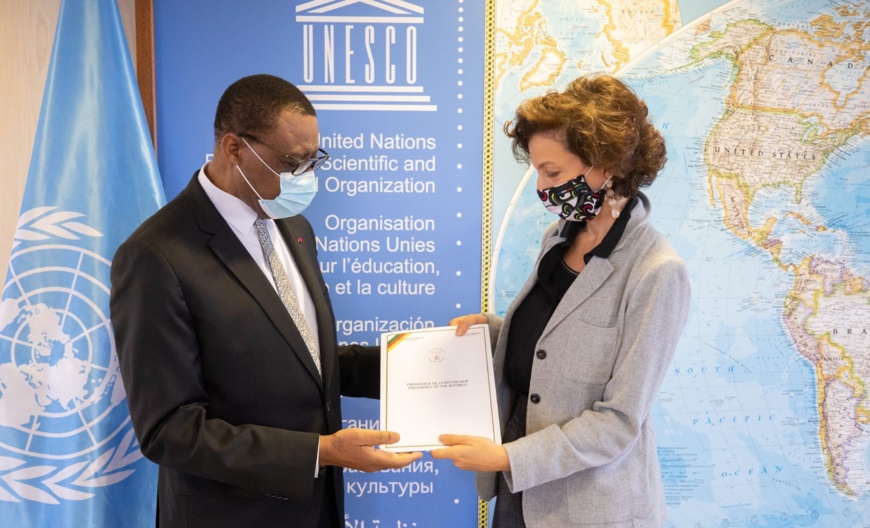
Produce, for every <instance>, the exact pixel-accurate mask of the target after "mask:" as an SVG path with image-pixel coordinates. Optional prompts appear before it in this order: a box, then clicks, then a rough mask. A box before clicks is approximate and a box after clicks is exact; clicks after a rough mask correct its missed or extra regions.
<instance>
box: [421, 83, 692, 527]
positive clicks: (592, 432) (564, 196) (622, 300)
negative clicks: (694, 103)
mask: <svg viewBox="0 0 870 528" xmlns="http://www.w3.org/2000/svg"><path fill="white" fill-rule="evenodd" d="M505 132H506V133H507V135H508V136H509V137H511V138H512V140H513V151H514V155H515V156H516V157H517V159H518V160H521V161H526V162H528V163H530V164H531V165H532V166H533V167H534V168H535V169H536V170H537V173H538V180H537V188H538V196H539V197H540V199H541V202H542V205H543V206H544V207H546V209H547V210H548V211H550V212H552V213H554V214H556V215H558V216H559V219H558V220H557V221H556V222H555V223H554V224H553V225H551V226H550V227H549V228H548V230H547V232H546V234H545V236H544V239H543V244H542V248H541V252H540V255H539V256H538V260H537V263H536V265H535V269H534V272H533V273H532V275H531V276H530V277H529V279H528V281H527V282H526V284H525V285H524V286H523V288H522V289H521V290H520V291H519V293H518V294H517V297H516V299H515V300H514V302H513V303H512V304H511V306H510V308H509V309H508V311H507V313H506V315H505V317H504V319H502V318H500V317H498V316H496V315H494V314H474V315H466V316H463V317H459V318H457V319H454V320H452V321H451V322H450V324H451V325H455V326H457V330H456V333H457V334H458V335H462V334H464V333H465V331H466V330H467V328H468V326H469V325H471V324H476V323H488V324H489V328H490V332H491V335H492V337H493V342H494V343H495V350H494V365H495V378H496V387H497V392H498V402H499V412H500V418H501V424H502V427H503V434H502V438H503V443H502V444H501V445H499V444H495V443H493V442H491V441H488V440H486V439H483V438H479V437H472V436H458V435H449V434H447V435H443V436H442V437H441V442H442V443H443V444H445V445H446V446H448V447H446V448H445V449H440V450H435V451H432V455H433V457H435V458H449V459H451V460H453V462H454V463H455V464H456V466H458V467H460V468H462V469H469V470H475V471H478V472H479V473H478V477H477V487H478V493H479V494H480V496H481V498H483V499H484V500H489V499H491V498H493V497H497V500H496V503H495V512H494V526H495V527H496V528H514V527H526V526H527V527H529V528H533V527H546V528H559V527H570V526H581V525H582V526H605V525H606V526H608V527H617V526H618V527H622V526H631V527H634V528H639V527H653V526H661V525H662V524H663V523H664V522H665V518H666V509H665V500H664V492H663V486H662V478H661V473H660V470H659V463H658V458H657V456H656V440H655V433H654V432H653V427H652V422H651V419H650V408H651V407H652V405H653V402H654V401H655V398H656V395H657V393H658V390H659V387H660V386H661V383H662V380H663V379H664V377H665V373H666V371H667V368H668V365H669V364H670V362H671V359H672V357H673V354H674V350H675V349H676V346H677V342H678V340H679V338H680V335H681V333H682V329H683V326H684V325H685V322H686V318H687V314H688V308H689V297H690V288H689V279H688V274H687V271H686V266H685V263H684V262H683V261H682V260H681V259H680V257H679V256H678V255H677V254H676V252H675V251H674V249H673V248H672V247H671V245H670V244H669V243H668V241H667V240H666V239H665V237H664V236H662V234H661V233H659V232H658V231H657V230H656V229H655V228H654V227H653V226H652V225H651V224H650V223H649V215H650V202H649V200H648V199H647V197H646V196H645V195H644V194H643V193H642V192H641V191H640V189H641V188H642V187H645V186H648V185H650V184H651V183H652V182H653V181H654V180H655V178H656V176H657V174H658V173H659V171H660V170H661V169H662V168H663V166H664V164H665V159H666V158H665V142H664V139H663V138H662V136H661V134H660V133H659V131H658V130H656V128H655V127H654V126H653V125H652V124H651V123H650V121H649V119H648V111H647V107H646V104H644V102H643V101H642V100H640V99H639V98H638V97H637V96H636V95H635V94H634V92H632V91H631V89H629V88H628V87H627V86H626V85H625V84H623V83H622V82H621V81H619V80H618V79H616V78H614V77H611V76H607V75H598V76H584V77H580V78H578V79H576V80H574V81H573V82H571V83H570V84H569V85H568V87H567V88H566V89H565V90H564V91H561V92H555V91H554V92H550V93H547V94H545V95H543V96H541V97H535V98H532V99H529V100H527V101H525V102H523V103H522V104H521V105H520V106H519V108H518V109H517V112H516V119H515V120H513V121H512V122H509V123H507V125H506V126H505Z"/></svg>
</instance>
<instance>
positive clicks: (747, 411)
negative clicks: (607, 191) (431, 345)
mask: <svg viewBox="0 0 870 528" xmlns="http://www.w3.org/2000/svg"><path fill="white" fill-rule="evenodd" d="M496 16H497V21H496V25H497V29H496V60H495V68H496V71H495V73H494V75H495V79H496V88H497V92H496V96H495V112H494V116H495V123H494V127H493V128H494V130H495V132H494V138H493V142H494V150H495V158H494V180H493V194H494V203H493V223H494V227H493V259H492V275H491V281H490V284H491V288H490V292H489V295H490V306H491V307H493V308H494V309H495V311H496V312H499V313H504V311H505V310H506V309H507V307H508V305H509V304H510V302H511V301H512V300H513V298H514V297H515V295H516V292H517V291H518V289H519V288H520V286H521V285H522V284H523V282H524V281H525V279H526V278H527V277H528V275H529V273H530V272H531V269H532V266H533V264H534V259H535V256H536V255H537V253H538V249H539V247H540V242H541V235H542V233H543V232H544V229H545V228H546V226H547V225H548V224H549V223H550V222H552V220H553V217H552V216H551V215H548V214H547V213H546V211H545V210H544V208H543V207H542V206H541V205H540V202H539V200H538V199H537V197H536V195H535V193H534V186H535V174H534V173H533V171H532V170H529V169H528V167H526V166H525V165H522V164H518V163H516V161H514V159H513V156H512V155H511V152H510V143H509V140H508V139H507V138H506V137H505V136H504V134H503V133H502V128H503V126H504V123H505V122H506V121H507V120H509V119H511V117H512V116H513V113H514V110H515V109H516V107H517V105H518V104H519V103H520V102H521V101H522V100H524V99H526V98H528V97H532V96H536V95H540V94H542V93H545V92H546V91H547V90H550V89H554V88H555V89H559V88H562V87H564V86H565V84H567V82H569V81H570V80H572V79H574V78H575V77H577V76H578V75H580V74H584V73H590V72H607V73H613V74H615V75H617V76H619V77H620V78H622V79H623V80H624V81H625V82H626V83H627V84H629V85H630V86H631V87H632V88H633V89H634V90H635V91H636V92H637V93H638V95H639V96H640V97H641V98H642V99H644V100H645V101H646V103H647V105H648V106H649V109H650V115H651V117H652V120H653V122H654V124H655V125H656V126H657V127H658V128H659V130H661V132H662V133H663V134H664V136H665V138H666V141H667V146H668V163H667V165H666V167H665V170H664V171H663V173H662V174H661V175H660V176H659V178H658V179H657V180H656V181H655V182H654V184H653V185H652V186H651V187H650V188H648V189H646V190H645V191H644V192H645V193H646V194H647V195H648V196H649V197H650V200H651V202H652V222H653V224H654V225H655V226H656V227H657V228H658V229H659V230H661V231H662V232H663V233H664V234H665V235H666V236H667V238H668V239H669V240H670V242H671V243H672V244H673V245H674V246H675V248H676V249H677V251H678V252H679V254H680V255H681V256H682V257H683V258H684V259H685V260H686V263H687V265H688V267H689V271H690V277H691V283H692V306H691V310H690V318H689V321H688V323H687V325H686V328H685V331H684V334H683V338H682V340H681V343H680V345H679V348H678V350H677V353H676V356H675V359H674V361H673V364H672V366H671V369H670V371H669V375H668V376H667V378H666V380H665V382H664V385H663V387H662V390H661V392H660V394H659V399H658V402H657V404H656V406H655V407H654V410H653V415H654V416H653V419H654V421H655V426H656V430H657V434H658V443H659V457H660V461H661V464H662V472H663V476H664V479H665V485H666V495H667V497H666V499H667V502H668V509H669V518H670V521H669V523H670V525H671V526H678V527H682V526H699V527H700V526H777V527H780V526H782V527H787V526H788V527H791V526H825V527H840V526H842V527H851V526H868V525H870V501H868V500H867V499H868V495H870V449H868V447H870V402H868V392H867V382H868V380H870V303H868V301H870V265H868V264H870V213H868V209H867V205H868V203H870V190H868V185H867V184H868V179H870V171H868V166H870V145H868V141H867V139H868V132H870V89H868V86H867V84H866V83H867V81H868V72H870V69H868V68H870V61H868V52H870V34H868V30H870V3H868V2H865V1H851V2H850V1H821V0H779V1H758V0H756V1H750V0H738V1H734V2H729V3H724V2H722V1H715V0H707V1H692V2H690V1H688V0H682V1H679V2H678V1H676V0H670V1H669V0H597V1H594V2H593V1H589V2H574V1H545V0H523V1H507V0H499V1H498V2H497V10H496Z"/></svg>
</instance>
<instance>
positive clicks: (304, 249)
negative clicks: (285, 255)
mask: <svg viewBox="0 0 870 528" xmlns="http://www.w3.org/2000/svg"><path fill="white" fill-rule="evenodd" d="M276 223H277V225H278V231H280V232H281V235H282V236H283V237H284V241H285V243H286V244H287V247H288V248H289V249H290V255H291V256H292V257H293V261H294V262H295V263H296V268H297V269H298V270H299V273H300V274H301V275H302V280H303V281H304V282H305V287H306V289H308V294H309V295H310V296H311V300H312V302H314V312H315V314H317V333H318V336H317V337H318V341H319V343H320V368H321V369H322V371H323V379H324V380H331V379H332V373H333V370H334V369H335V361H334V359H335V355H334V354H332V353H329V352H327V353H323V351H324V350H326V351H330V350H332V349H333V348H334V347H335V328H334V319H333V316H332V307H331V306H330V305H329V302H328V300H327V298H326V295H325V294H324V289H325V288H326V286H325V284H324V283H323V280H322V278H321V275H320V270H319V269H318V263H317V259H316V258H314V255H315V254H316V253H315V251H314V248H313V245H314V244H316V241H315V240H314V239H313V238H312V239H311V240H306V238H311V237H313V235H311V234H310V233H311V230H310V229H304V228H303V226H305V227H307V222H306V221H305V220H303V219H302V218H301V217H295V216H294V217H292V218H288V219H286V220H279V221H277V222H276ZM303 223H304V224H303ZM300 224H303V225H300ZM312 366H313V364H312ZM315 368H316V367H315Z"/></svg>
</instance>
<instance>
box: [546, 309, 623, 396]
mask: <svg viewBox="0 0 870 528" xmlns="http://www.w3.org/2000/svg"><path fill="white" fill-rule="evenodd" d="M562 328H564V331H565V332H566V335H564V336H562V338H563V339H564V342H565V346H564V349H563V350H564V352H565V357H564V368H562V369H560V370H561V372H562V375H563V376H564V377H566V378H568V379H570V380H574V381H579V382H581V383H589V384H593V385H604V384H606V383H607V382H608V381H609V380H610V376H611V374H612V373H613V364H614V362H615V361H616V343H617V339H618V337H619V329H617V328H616V327H612V328H604V327H599V326H592V325H590V324H588V323H584V322H583V321H579V320H575V321H570V322H568V321H565V322H564V323H562V324H561V325H560V329H562Z"/></svg>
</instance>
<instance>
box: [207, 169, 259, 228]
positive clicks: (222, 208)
mask: <svg viewBox="0 0 870 528" xmlns="http://www.w3.org/2000/svg"><path fill="white" fill-rule="evenodd" d="M206 166H208V162H206V163H205V164H204V165H203V166H202V168H201V169H200V170H199V184H200V185H202V189H203V190H204V191H205V194H207V195H208V197H209V199H210V200H211V201H212V203H213V204H214V206H215V207H216V208H217V210H218V212H219V213H220V214H221V216H222V217H224V220H226V221H227V223H228V224H230V225H231V226H232V227H233V228H234V229H235V230H236V231H238V232H239V233H245V234H248V233H251V232H252V231H251V230H252V229H254V222H255V221H256V220H257V213H256V212H254V210H253V209H251V208H250V207H249V206H248V204H246V203H245V202H243V201H242V200H241V199H239V198H238V197H236V196H233V195H232V194H230V193H228V192H225V191H223V190H221V189H219V188H218V186H217V185H215V184H214V183H212V181H211V180H210V179H209V177H208V176H207V175H206V173H205V168H206Z"/></svg>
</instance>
